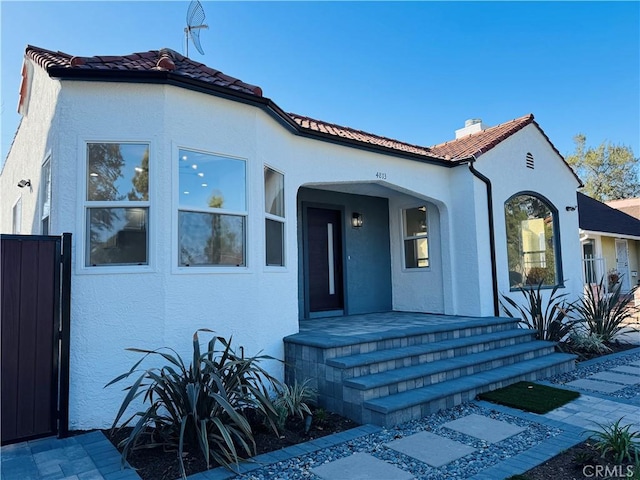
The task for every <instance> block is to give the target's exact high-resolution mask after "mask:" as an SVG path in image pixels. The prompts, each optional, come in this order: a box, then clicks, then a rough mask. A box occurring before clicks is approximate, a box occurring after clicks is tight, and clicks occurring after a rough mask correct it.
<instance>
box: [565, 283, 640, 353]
mask: <svg viewBox="0 0 640 480" xmlns="http://www.w3.org/2000/svg"><path fill="white" fill-rule="evenodd" d="M604 281H605V280H604V277H603V278H602V279H601V280H600V282H599V283H598V285H597V287H596V288H595V289H591V288H589V289H587V291H586V293H585V294H584V296H583V297H582V298H580V299H579V300H578V301H576V302H574V303H573V304H572V309H573V311H574V312H575V315H576V317H577V319H578V320H581V321H584V324H585V326H586V327H587V328H588V330H589V333H590V334H595V335H598V336H599V337H600V338H602V340H603V341H604V342H611V341H613V340H615V339H616V337H617V336H618V335H620V334H621V333H625V332H634V331H636V329H634V328H632V327H629V326H627V325H625V322H626V321H627V320H628V319H630V318H632V317H633V315H634V314H635V313H636V312H637V308H636V307H635V306H634V305H633V304H632V302H633V295H634V292H635V291H636V289H637V288H638V287H637V286H636V287H634V288H633V289H632V290H631V292H630V294H629V295H621V294H620V289H621V288H622V283H617V284H615V285H614V286H613V288H612V290H611V291H610V292H609V294H605V293H604V292H605V290H604ZM594 290H595V291H594Z"/></svg>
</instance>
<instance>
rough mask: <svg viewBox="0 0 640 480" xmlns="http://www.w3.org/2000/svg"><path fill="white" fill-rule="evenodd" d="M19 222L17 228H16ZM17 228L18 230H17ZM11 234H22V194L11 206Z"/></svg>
mask: <svg viewBox="0 0 640 480" xmlns="http://www.w3.org/2000/svg"><path fill="white" fill-rule="evenodd" d="M16 211H17V212H18V218H17V222H16V218H15V213H16ZM16 223H17V228H16ZM16 230H17V231H16ZM11 234H12V235H21V234H22V194H20V195H18V198H17V199H16V201H15V202H13V205H12V206H11Z"/></svg>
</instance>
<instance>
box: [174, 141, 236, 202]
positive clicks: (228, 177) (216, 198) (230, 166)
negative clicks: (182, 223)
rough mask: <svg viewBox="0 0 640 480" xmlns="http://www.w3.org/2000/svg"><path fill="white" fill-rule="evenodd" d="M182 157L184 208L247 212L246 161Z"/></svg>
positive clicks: (188, 153)
mask: <svg viewBox="0 0 640 480" xmlns="http://www.w3.org/2000/svg"><path fill="white" fill-rule="evenodd" d="M179 157H180V159H179V161H178V170H179V178H180V180H179V181H180V200H179V202H180V208H187V209H190V210H191V209H195V210H208V209H210V208H220V209H224V210H229V211H235V212H243V211H244V210H246V194H245V162H244V161H243V160H236V159H233V158H225V157H220V156H217V155H211V154H207V153H200V152H192V151H189V150H180V151H179Z"/></svg>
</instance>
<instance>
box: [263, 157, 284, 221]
mask: <svg viewBox="0 0 640 480" xmlns="http://www.w3.org/2000/svg"><path fill="white" fill-rule="evenodd" d="M264 205H265V212H266V213H270V214H271V215H276V216H278V217H284V175H282V174H281V173H279V172H276V171H275V170H271V169H270V168H269V167H264Z"/></svg>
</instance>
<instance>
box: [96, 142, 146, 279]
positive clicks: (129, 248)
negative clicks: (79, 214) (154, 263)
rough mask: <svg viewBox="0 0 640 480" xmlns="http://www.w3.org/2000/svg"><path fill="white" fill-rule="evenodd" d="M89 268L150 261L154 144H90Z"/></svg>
mask: <svg viewBox="0 0 640 480" xmlns="http://www.w3.org/2000/svg"><path fill="white" fill-rule="evenodd" d="M86 167H87V168H86V191H85V202H84V209H85V228H86V247H85V266H87V267H97V266H110V265H111V266H115V265H120V266H122V265H148V264H149V206H150V199H149V144H148V143H133V142H130V143H129V142H122V143H118V142H102V143H98V142H95V143H87V144H86Z"/></svg>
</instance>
